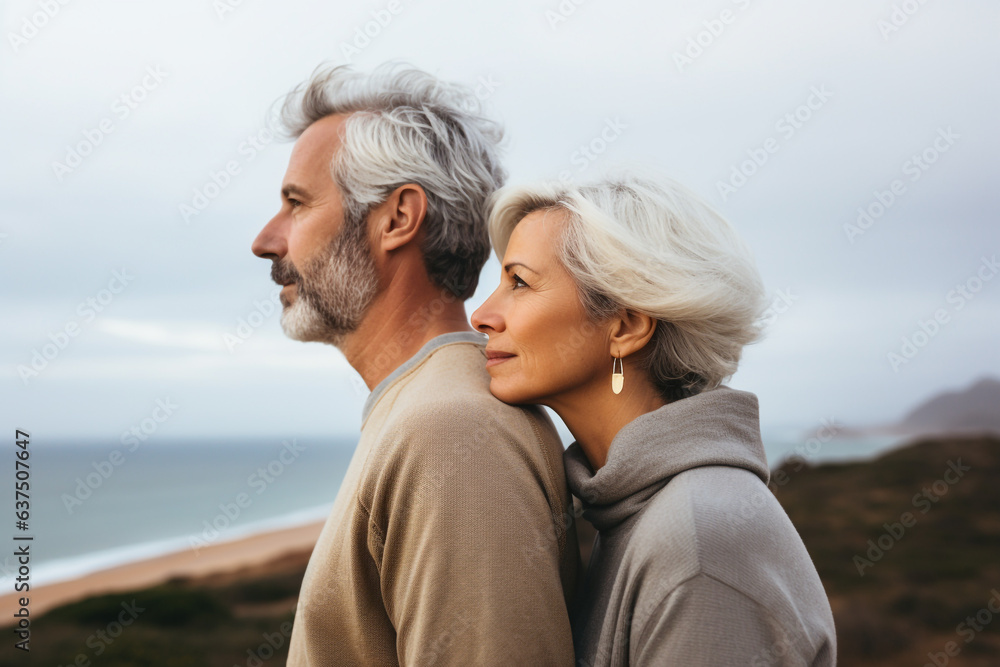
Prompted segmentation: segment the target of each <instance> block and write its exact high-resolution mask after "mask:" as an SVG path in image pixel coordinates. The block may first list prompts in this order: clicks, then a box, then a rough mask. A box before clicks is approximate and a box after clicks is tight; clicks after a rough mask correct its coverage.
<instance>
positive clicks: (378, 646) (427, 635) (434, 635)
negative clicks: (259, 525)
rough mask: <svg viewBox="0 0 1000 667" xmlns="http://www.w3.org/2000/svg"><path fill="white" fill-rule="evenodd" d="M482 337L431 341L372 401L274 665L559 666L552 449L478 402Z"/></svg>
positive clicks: (536, 421)
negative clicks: (284, 660)
mask: <svg viewBox="0 0 1000 667" xmlns="http://www.w3.org/2000/svg"><path fill="white" fill-rule="evenodd" d="M485 340H486V339H485V337H484V336H481V335H479V334H475V333H450V334H445V335H443V336H438V337H437V338H434V339H432V340H431V341H429V342H428V343H427V344H426V345H425V346H424V347H423V348H422V349H421V350H420V351H419V352H418V353H417V354H416V355H415V356H414V357H413V358H411V359H410V360H409V361H407V362H406V363H405V364H403V366H401V367H400V368H398V369H396V371H394V372H393V373H392V374H391V375H390V376H389V377H388V378H386V379H385V380H384V381H383V382H382V383H380V384H379V385H378V386H377V387H376V388H375V390H374V391H373V392H372V394H371V396H370V397H369V399H368V402H367V403H366V405H365V411H364V415H363V418H364V421H363V423H362V429H361V440H360V441H359V443H358V446H357V449H356V450H355V452H354V456H353V458H352V459H351V463H350V466H349V468H348V470H347V473H346V475H345V477H344V481H343V483H342V484H341V487H340V491H339V492H338V494H337V498H336V501H335V503H334V506H333V510H332V511H331V513H330V516H329V518H328V519H327V522H326V526H325V527H324V528H323V532H322V534H321V535H320V538H319V541H318V543H317V544H316V548H315V550H314V551H313V554H312V558H311V559H310V561H309V566H308V568H307V570H306V574H305V579H304V580H303V582H302V591H301V594H300V596H299V602H298V608H297V610H296V613H295V624H294V629H293V631H292V639H291V647H290V653H289V658H288V665H291V666H302V665H309V666H311V667H316V666H318V665H395V664H404V665H463V666H465V665H499V664H505V665H512V664H517V665H561V664H565V665H570V664H572V663H573V644H572V635H571V631H570V625H569V616H568V612H567V605H568V604H569V597H570V595H571V594H572V592H573V591H574V590H575V588H576V577H577V569H578V566H579V552H578V550H577V540H576V533H575V529H574V528H573V523H572V521H571V520H570V517H571V515H572V511H573V509H572V505H571V502H570V497H569V493H568V491H567V489H566V482H565V475H564V472H563V465H562V454H563V447H562V443H561V442H560V440H559V437H558V435H557V433H556V432H555V430H554V428H553V426H552V423H551V421H550V420H549V418H548V417H547V415H545V413H544V412H542V411H540V410H539V409H538V408H521V407H514V406H510V405H507V404H505V403H502V402H500V401H499V400H497V399H496V398H494V397H493V396H492V395H491V394H490V391H489V375H488V373H487V371H486V369H485V362H486V359H485V353H484V347H485ZM567 525H568V526H569V528H566V527H565V526H567Z"/></svg>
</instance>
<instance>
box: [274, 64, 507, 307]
mask: <svg viewBox="0 0 1000 667" xmlns="http://www.w3.org/2000/svg"><path fill="white" fill-rule="evenodd" d="M279 114H280V115H279V119H280V123H281V125H282V126H283V129H284V130H285V134H286V135H288V136H289V137H291V138H295V137H298V136H300V135H301V134H302V133H303V132H304V131H305V130H306V128H307V127H309V126H310V125H312V124H313V123H315V122H316V121H318V120H320V119H321V118H325V117H326V116H330V115H333V114H350V116H349V117H348V119H347V121H346V122H345V123H344V131H343V137H342V147H341V149H340V150H339V151H337V153H336V154H335V155H334V158H333V162H332V164H331V174H332V176H333V179H334V182H335V183H336V184H337V187H338V188H339V189H340V191H341V196H342V198H343V200H344V201H343V206H344V214H345V219H346V222H348V223H350V224H356V225H360V224H363V223H364V222H365V221H366V219H367V216H368V213H369V211H371V209H372V208H373V207H374V206H376V205H378V204H380V203H382V202H384V201H385V200H386V198H387V197H388V196H389V194H390V193H392V191H393V190H394V189H396V188H397V187H399V186H400V185H403V184H404V183H416V184H417V185H420V186H421V187H422V188H423V189H424V192H425V193H426V194H427V215H426V218H425V220H424V223H423V224H424V230H425V239H424V243H423V248H422V250H423V253H424V263H425V266H426V268H427V274H428V276H429V278H430V279H431V280H432V281H433V282H434V284H436V285H438V286H439V287H442V288H445V289H447V290H449V291H450V292H451V293H452V294H454V295H455V296H456V297H458V298H460V299H466V298H468V297H469V296H471V295H472V293H473V292H475V290H476V285H477V284H478V282H479V273H480V271H481V270H482V267H483V264H484V263H485V262H486V259H487V257H489V252H490V249H489V236H488V233H487V230H486V202H487V199H488V198H489V196H490V195H491V194H493V192H495V191H496V189H497V188H499V187H500V186H502V185H503V182H504V180H505V179H506V173H505V172H504V170H503V168H502V166H501V165H500V159H499V149H498V146H499V144H500V142H501V141H502V140H503V129H502V128H501V126H500V125H499V124H497V123H495V122H494V121H492V120H489V119H488V118H486V117H485V116H483V115H482V113H481V105H480V103H479V100H478V98H477V97H476V95H475V94H474V93H473V91H472V90H470V89H468V88H466V87H464V86H460V85H457V84H450V83H445V82H443V81H440V80H438V79H437V78H435V77H433V76H431V75H430V74H427V73H426V72H422V71H420V70H417V69H404V68H401V66H400V65H399V64H398V63H387V64H385V65H382V66H380V67H378V68H376V69H375V70H374V71H373V72H372V73H371V74H362V73H359V72H355V71H353V70H352V69H351V68H350V67H347V66H342V67H329V66H320V67H319V68H317V70H316V71H315V72H314V73H313V75H312V77H311V78H310V79H309V80H308V81H306V82H304V83H302V84H301V85H299V86H298V87H296V88H295V89H294V90H292V92H291V93H289V94H288V95H287V96H286V97H285V98H284V100H283V104H282V107H281V110H280V112H279Z"/></svg>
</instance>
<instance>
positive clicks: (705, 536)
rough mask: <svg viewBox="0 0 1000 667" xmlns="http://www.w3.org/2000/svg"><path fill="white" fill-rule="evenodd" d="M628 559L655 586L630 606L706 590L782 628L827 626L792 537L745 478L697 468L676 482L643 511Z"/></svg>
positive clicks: (759, 485)
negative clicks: (742, 603)
mask: <svg viewBox="0 0 1000 667" xmlns="http://www.w3.org/2000/svg"><path fill="white" fill-rule="evenodd" d="M628 557H629V560H630V567H631V568H632V569H633V571H635V570H641V571H642V575H643V580H648V581H657V582H662V583H660V584H659V585H658V586H656V587H648V586H647V587H643V588H645V589H646V590H641V589H640V591H639V593H638V598H640V599H639V600H637V603H641V604H642V605H643V606H644V607H646V608H649V607H651V606H656V605H659V604H662V603H663V602H664V601H665V600H666V599H667V598H668V597H670V596H671V595H673V594H674V593H675V592H676V591H678V590H680V589H682V588H684V589H687V594H689V595H699V594H700V593H699V591H704V590H708V589H709V588H711V589H713V590H714V591H715V593H714V595H719V596H723V595H722V594H723V593H725V595H729V596H736V597H740V598H742V599H745V600H746V601H747V603H748V604H749V602H752V603H753V604H754V605H757V606H758V607H759V608H760V609H767V610H768V613H769V614H772V615H774V617H775V618H779V619H781V621H782V622H783V623H785V624H786V626H788V627H793V626H796V627H797V626H798V625H800V624H801V623H802V622H803V620H805V619H809V620H808V622H809V623H815V624H817V625H818V626H824V625H828V624H829V625H832V618H829V619H828V618H827V617H828V616H829V602H828V601H827V598H826V593H825V591H824V589H823V585H822V582H821V581H820V579H819V575H818V574H817V572H816V568H815V566H814V565H813V563H812V559H811V558H810V557H809V554H808V552H807V551H806V548H805V545H804V544H803V543H802V540H801V538H800V537H799V535H798V532H797V531H796V530H795V527H794V526H793V525H792V523H791V521H790V520H789V519H788V516H787V514H786V513H785V511H784V509H783V508H782V507H781V505H780V504H778V501H777V500H776V499H775V497H774V495H773V494H772V493H771V491H770V489H769V488H768V487H767V486H766V485H765V484H764V483H763V482H762V481H761V480H760V478H758V477H757V476H756V475H755V474H754V473H752V472H749V471H747V470H743V469H741V468H734V467H728V466H704V467H700V468H692V469H690V470H687V471H685V472H683V473H680V474H678V475H677V476H676V477H674V478H673V479H672V480H671V481H670V482H669V483H668V484H667V485H666V486H665V487H664V488H663V489H661V490H660V492H658V493H657V494H656V496H654V498H653V499H652V500H651V501H650V503H649V505H648V506H647V507H646V508H645V509H644V510H643V513H642V515H641V516H640V518H639V520H638V522H637V524H636V526H635V529H634V531H633V533H632V538H631V539H630V542H629V545H628ZM633 576H634V575H633ZM647 576H648V577H649V578H648V579H647ZM699 582H700V583H699ZM694 584H697V585H694ZM651 588H655V590H651Z"/></svg>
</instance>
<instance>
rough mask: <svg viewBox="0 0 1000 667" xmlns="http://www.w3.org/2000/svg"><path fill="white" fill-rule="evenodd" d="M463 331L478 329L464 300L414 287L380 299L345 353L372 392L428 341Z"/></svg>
mask: <svg viewBox="0 0 1000 667" xmlns="http://www.w3.org/2000/svg"><path fill="white" fill-rule="evenodd" d="M462 331H465V332H474V331H475V329H473V328H472V327H471V326H470V325H469V319H468V317H467V316H466V314H465V303H464V302H463V301H461V300H460V299H458V298H456V297H455V296H454V295H452V294H451V293H449V292H447V291H445V290H436V289H431V290H427V289H417V288H415V289H409V290H407V291H406V293H404V294H383V295H380V296H379V297H378V298H376V300H375V301H374V302H372V304H371V306H370V307H369V309H368V312H367V313H365V318H364V320H363V321H362V323H361V326H359V327H358V329H357V331H355V332H353V333H352V334H350V335H349V336H348V337H347V338H345V340H344V341H343V343H342V344H341V345H340V349H341V351H342V352H343V353H344V356H345V357H346V358H347V362H348V363H349V364H351V366H352V367H353V368H354V370H356V371H357V372H358V373H359V374H360V375H361V378H362V379H363V380H364V381H365V384H366V385H367V386H368V389H370V390H371V389H374V388H375V387H376V386H378V383H379V382H381V381H382V380H384V379H385V378H386V377H387V376H388V375H389V374H390V373H392V372H393V371H394V370H396V369H397V368H398V367H399V366H401V365H402V364H403V363H405V362H406V360H407V359H409V358H410V357H412V356H413V355H414V354H416V353H417V352H418V351H420V348H422V347H423V346H424V344H426V343H427V341H429V340H431V339H432V338H435V337H437V336H440V335H442V334H446V333H452V332H462Z"/></svg>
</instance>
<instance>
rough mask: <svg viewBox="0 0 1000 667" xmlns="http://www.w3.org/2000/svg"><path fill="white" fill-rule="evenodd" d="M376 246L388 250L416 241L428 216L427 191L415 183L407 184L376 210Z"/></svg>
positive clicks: (395, 191)
mask: <svg viewBox="0 0 1000 667" xmlns="http://www.w3.org/2000/svg"><path fill="white" fill-rule="evenodd" d="M373 213H374V214H375V215H374V216H373V217H374V222H375V229H374V230H373V232H374V233H375V235H376V236H375V245H376V247H378V248H381V249H382V250H383V251H385V252H389V251H392V250H396V249H398V248H401V247H403V246H405V245H406V244H407V243H410V242H411V241H413V240H414V239H415V238H416V237H417V235H418V234H419V233H420V230H421V229H422V228H423V222H424V217H425V216H426V215H427V194H426V193H425V192H424V189H423V188H422V187H420V186H419V185H417V184H415V183H405V184H403V185H400V186H399V187H398V188H396V189H395V190H393V191H392V193H391V194H390V195H389V197H388V198H387V199H386V200H385V201H384V202H382V203H381V204H379V206H377V207H376V208H375V211H373Z"/></svg>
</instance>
